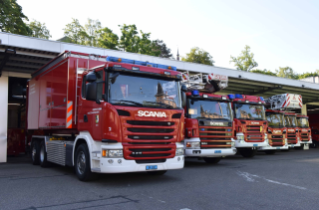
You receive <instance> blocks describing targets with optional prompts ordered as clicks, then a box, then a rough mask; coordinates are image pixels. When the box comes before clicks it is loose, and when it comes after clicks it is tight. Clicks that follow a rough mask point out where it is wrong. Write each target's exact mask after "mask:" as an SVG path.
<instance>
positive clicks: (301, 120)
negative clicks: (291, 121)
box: [297, 117, 309, 128]
mask: <svg viewBox="0 0 319 210" xmlns="http://www.w3.org/2000/svg"><path fill="white" fill-rule="evenodd" d="M297 121H298V127H300V128H309V122H308V118H306V117H298V118H297Z"/></svg>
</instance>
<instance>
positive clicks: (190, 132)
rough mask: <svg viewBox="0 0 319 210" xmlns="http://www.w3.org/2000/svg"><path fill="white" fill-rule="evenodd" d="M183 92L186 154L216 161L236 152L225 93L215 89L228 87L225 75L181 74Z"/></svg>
mask: <svg viewBox="0 0 319 210" xmlns="http://www.w3.org/2000/svg"><path fill="white" fill-rule="evenodd" d="M182 78H183V84H184V85H185V86H186V91H185V92H183V93H182V94H185V95H186V104H185V130H186V137H185V140H184V147H185V157H192V158H200V159H204V161H205V162H206V163H212V164H215V163H218V162H219V161H220V160H221V158H222V157H225V156H229V155H235V154H236V152H237V151H236V148H235V141H234V140H233V139H234V124H233V116H232V109H231V103H230V100H229V98H228V96H224V95H216V94H214V92H216V91H219V90H222V89H224V88H226V87H227V82H228V78H227V76H223V75H218V74H212V73H211V74H208V75H205V76H203V75H201V74H197V75H192V76H188V74H183V75H182Z"/></svg>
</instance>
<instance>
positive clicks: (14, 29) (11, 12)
mask: <svg viewBox="0 0 319 210" xmlns="http://www.w3.org/2000/svg"><path fill="white" fill-rule="evenodd" d="M23 20H28V17H27V16H25V15H24V14H23V13H22V7H21V6H20V5H19V4H18V3H17V1H16V0H0V31H2V32H8V33H13V34H21V35H29V34H30V29H29V28H28V26H27V24H25V22H23Z"/></svg>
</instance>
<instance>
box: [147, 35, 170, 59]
mask: <svg viewBox="0 0 319 210" xmlns="http://www.w3.org/2000/svg"><path fill="white" fill-rule="evenodd" d="M152 44H153V50H157V49H158V50H159V51H160V54H159V55H158V56H159V57H161V58H172V56H173V55H172V53H171V49H169V48H168V47H167V46H166V44H165V43H164V41H163V40H159V39H157V40H154V41H152Z"/></svg>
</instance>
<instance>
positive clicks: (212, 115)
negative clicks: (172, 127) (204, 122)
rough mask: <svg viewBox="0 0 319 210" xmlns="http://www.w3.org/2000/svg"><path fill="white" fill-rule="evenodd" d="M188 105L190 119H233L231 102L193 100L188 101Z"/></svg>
mask: <svg viewBox="0 0 319 210" xmlns="http://www.w3.org/2000/svg"><path fill="white" fill-rule="evenodd" d="M188 104H189V105H188V115H189V117H190V118H193V119H200V118H205V119H226V120H231V119H232V114H231V107H230V103H229V102H224V101H212V100H208V99H193V98H191V99H188Z"/></svg>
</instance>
